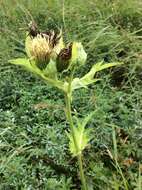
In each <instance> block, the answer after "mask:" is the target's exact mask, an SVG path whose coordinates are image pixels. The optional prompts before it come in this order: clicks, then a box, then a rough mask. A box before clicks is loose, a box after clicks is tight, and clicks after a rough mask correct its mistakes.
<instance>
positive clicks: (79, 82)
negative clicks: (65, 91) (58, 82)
mask: <svg viewBox="0 0 142 190" xmlns="http://www.w3.org/2000/svg"><path fill="white" fill-rule="evenodd" d="M100 80H101V79H93V80H90V79H88V78H84V79H82V78H81V79H80V78H74V79H73V81H72V84H71V86H72V90H76V89H79V88H87V86H88V85H89V84H92V83H95V82H97V81H100Z"/></svg>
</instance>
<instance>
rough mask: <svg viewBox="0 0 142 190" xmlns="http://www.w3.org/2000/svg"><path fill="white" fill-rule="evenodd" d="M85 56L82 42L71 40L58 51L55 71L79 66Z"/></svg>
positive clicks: (83, 61) (84, 59)
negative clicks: (71, 41) (65, 46)
mask: <svg viewBox="0 0 142 190" xmlns="http://www.w3.org/2000/svg"><path fill="white" fill-rule="evenodd" d="M86 58H87V54H86V52H85V51H84V49H83V46H82V44H81V43H78V42H73V43H71V44H70V45H69V46H68V47H67V48H64V49H62V50H61V51H60V53H59V55H58V57H57V61H56V66H57V71H59V72H62V71H64V70H68V69H72V68H73V67H79V66H81V65H83V64H84V63H85V61H86Z"/></svg>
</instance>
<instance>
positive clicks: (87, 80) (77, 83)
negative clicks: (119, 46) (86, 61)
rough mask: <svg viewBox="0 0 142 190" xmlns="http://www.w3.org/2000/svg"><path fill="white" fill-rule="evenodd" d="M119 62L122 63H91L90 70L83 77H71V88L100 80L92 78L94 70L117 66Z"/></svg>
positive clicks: (77, 87) (85, 85)
mask: <svg viewBox="0 0 142 190" xmlns="http://www.w3.org/2000/svg"><path fill="white" fill-rule="evenodd" d="M120 64H122V63H105V64H103V62H99V63H97V64H95V65H93V67H92V68H91V70H90V71H89V72H88V73H87V74H86V75H84V77H82V78H75V79H73V81H72V90H75V89H79V88H82V87H84V88H86V87H87V86H88V85H89V84H92V83H95V82H97V81H99V80H101V79H95V78H94V77H95V74H96V72H98V71H101V70H104V69H107V68H109V67H114V66H117V65H120Z"/></svg>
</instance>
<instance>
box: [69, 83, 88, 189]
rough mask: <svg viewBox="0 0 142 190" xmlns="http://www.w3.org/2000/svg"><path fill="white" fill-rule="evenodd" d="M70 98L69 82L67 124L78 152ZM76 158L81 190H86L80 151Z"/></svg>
mask: <svg viewBox="0 0 142 190" xmlns="http://www.w3.org/2000/svg"><path fill="white" fill-rule="evenodd" d="M71 98H72V93H71V82H70V83H69V88H68V92H67V93H66V94H65V101H66V116H67V119H68V121H69V124H70V129H71V134H72V137H73V141H74V144H75V148H76V151H77V152H79V147H78V144H77V139H76V136H75V130H74V124H73V120H72V114H71ZM77 159H78V165H79V172H80V179H81V183H82V188H83V189H82V190H87V189H88V188H87V184H86V180H85V175H84V171H83V163H82V154H81V153H79V154H78V155H77Z"/></svg>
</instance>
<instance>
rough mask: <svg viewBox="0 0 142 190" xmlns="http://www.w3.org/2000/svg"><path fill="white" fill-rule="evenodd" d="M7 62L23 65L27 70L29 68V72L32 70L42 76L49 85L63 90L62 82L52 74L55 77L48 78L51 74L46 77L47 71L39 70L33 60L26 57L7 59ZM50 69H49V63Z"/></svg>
mask: <svg viewBox="0 0 142 190" xmlns="http://www.w3.org/2000/svg"><path fill="white" fill-rule="evenodd" d="M9 63H12V64H15V65H20V66H23V67H25V68H26V69H27V70H29V71H30V72H33V73H34V74H36V75H39V76H40V77H41V78H43V79H44V80H45V81H46V82H48V83H49V84H51V85H53V86H55V87H57V88H59V89H61V90H63V91H64V90H65V89H64V83H63V82H62V81H59V80H58V79H57V78H56V76H54V77H55V78H50V77H51V76H49V77H48V74H49V73H48V72H47V71H46V72H44V71H41V70H40V69H39V68H38V67H36V64H35V62H34V60H29V59H26V58H17V59H12V60H9ZM51 64H52V63H51ZM53 67H54V66H53ZM48 69H49V68H48ZM50 69H51V65H50ZM52 77H53V75H52Z"/></svg>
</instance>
